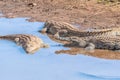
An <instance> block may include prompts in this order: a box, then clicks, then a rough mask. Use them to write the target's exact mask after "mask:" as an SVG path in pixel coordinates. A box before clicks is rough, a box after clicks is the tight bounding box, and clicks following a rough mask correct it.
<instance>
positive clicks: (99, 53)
mask: <svg viewBox="0 0 120 80" xmlns="http://www.w3.org/2000/svg"><path fill="white" fill-rule="evenodd" d="M61 53H65V54H70V55H77V54H83V55H88V56H93V57H97V58H104V59H120V52H114V51H109V50H94V51H86V50H84V49H82V48H71V49H69V50H58V51H56V54H61Z"/></svg>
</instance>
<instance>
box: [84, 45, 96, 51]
mask: <svg viewBox="0 0 120 80" xmlns="http://www.w3.org/2000/svg"><path fill="white" fill-rule="evenodd" d="M94 49H95V45H94V44H93V43H89V44H88V45H87V46H86V47H85V50H94Z"/></svg>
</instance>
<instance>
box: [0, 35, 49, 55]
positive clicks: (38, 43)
mask: <svg viewBox="0 0 120 80" xmlns="http://www.w3.org/2000/svg"><path fill="white" fill-rule="evenodd" d="M0 39H5V40H10V41H13V42H15V43H16V44H18V45H20V46H22V47H23V49H24V50H25V51H26V53H34V52H36V51H37V50H39V49H40V48H45V47H48V45H47V44H45V43H43V41H42V40H41V39H40V38H38V37H37V36H33V35H28V34H12V35H6V36H0Z"/></svg>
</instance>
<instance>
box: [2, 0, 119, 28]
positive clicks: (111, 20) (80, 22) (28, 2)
mask: <svg viewBox="0 0 120 80" xmlns="http://www.w3.org/2000/svg"><path fill="white" fill-rule="evenodd" d="M96 1H97V0H89V1H86V0H0V11H1V12H2V13H3V14H4V16H5V17H9V18H12V17H31V19H30V20H29V21H46V20H56V21H64V22H68V23H71V24H73V25H76V26H77V27H81V28H86V27H119V26H120V5H119V4H115V3H114V4H101V3H97V2H96Z"/></svg>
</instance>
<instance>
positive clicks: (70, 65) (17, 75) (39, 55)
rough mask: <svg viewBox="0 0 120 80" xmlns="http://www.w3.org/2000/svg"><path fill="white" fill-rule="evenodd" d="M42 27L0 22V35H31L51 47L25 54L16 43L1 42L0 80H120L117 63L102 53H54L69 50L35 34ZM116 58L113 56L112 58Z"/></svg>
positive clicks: (16, 20)
mask: <svg viewBox="0 0 120 80" xmlns="http://www.w3.org/2000/svg"><path fill="white" fill-rule="evenodd" d="M43 25H44V23H39V22H34V23H33V22H27V21H25V18H14V19H6V18H1V19H0V35H7V34H23V33H24V34H33V35H36V36H38V37H40V38H42V40H43V41H44V42H45V43H48V44H49V45H50V48H46V49H40V50H39V51H38V52H36V53H35V54H33V55H28V54H26V53H25V52H24V50H23V49H22V48H21V47H19V46H17V45H16V44H14V43H12V42H10V41H5V40H0V46H1V47H0V80H120V71H119V69H120V61H119V60H108V59H105V56H104V53H103V54H102V53H101V54H97V53H96V55H94V54H93V55H92V53H90V54H88V53H85V55H83V54H79V55H74V56H72V55H66V54H60V55H58V54H55V51H59V50H63V51H65V50H67V49H69V48H65V47H63V46H62V45H61V44H60V43H58V42H55V41H52V40H51V39H50V38H49V37H48V36H47V35H42V34H40V33H39V32H38V31H39V30H40V29H42V27H43ZM68 52H69V50H68ZM64 53H65V52H64ZM69 53H70V52H69ZM79 53H80V52H79ZM110 54H111V56H112V57H111V58H109V59H112V58H113V56H115V55H113V54H112V53H110ZM86 55H90V56H86ZM98 55H103V57H102V58H104V59H101V58H96V56H98ZM106 55H107V54H106ZM93 56H95V57H93ZM118 56H119V54H118V53H116V56H115V57H117V58H118ZM106 58H107V56H106ZM117 58H116V59H117Z"/></svg>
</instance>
